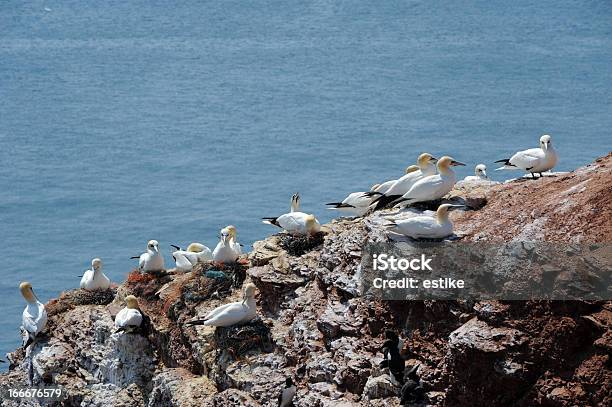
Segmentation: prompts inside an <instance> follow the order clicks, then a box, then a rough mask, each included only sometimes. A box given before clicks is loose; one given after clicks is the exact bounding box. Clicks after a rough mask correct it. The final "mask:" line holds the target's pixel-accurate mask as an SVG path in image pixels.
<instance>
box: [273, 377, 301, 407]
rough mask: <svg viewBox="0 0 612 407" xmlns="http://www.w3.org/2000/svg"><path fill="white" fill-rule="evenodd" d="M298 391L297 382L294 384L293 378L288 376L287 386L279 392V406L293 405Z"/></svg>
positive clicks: (287, 406)
mask: <svg viewBox="0 0 612 407" xmlns="http://www.w3.org/2000/svg"><path fill="white" fill-rule="evenodd" d="M296 392H297V388H296V387H295V384H293V380H291V378H290V377H288V378H287V379H286V380H285V387H284V388H283V389H282V390H281V392H280V393H279V394H278V407H289V406H291V405H292V403H293V398H294V397H295V393H296Z"/></svg>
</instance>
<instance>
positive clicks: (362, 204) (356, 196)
mask: <svg viewBox="0 0 612 407" xmlns="http://www.w3.org/2000/svg"><path fill="white" fill-rule="evenodd" d="M363 194H365V192H353V193H352V194H349V196H347V197H346V198H344V201H342V203H344V204H348V205H352V206H354V207H355V208H367V207H368V206H370V204H371V203H372V198H370V197H367V196H364V195H363Z"/></svg>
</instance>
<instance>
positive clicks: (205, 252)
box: [196, 246, 213, 261]
mask: <svg viewBox="0 0 612 407" xmlns="http://www.w3.org/2000/svg"><path fill="white" fill-rule="evenodd" d="M196 254H197V256H198V259H199V260H201V261H206V260H212V258H213V256H212V251H211V250H210V249H209V248H208V247H206V246H202V250H201V251H199V252H197V253H196Z"/></svg>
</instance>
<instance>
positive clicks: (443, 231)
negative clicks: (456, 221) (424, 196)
mask: <svg viewBox="0 0 612 407" xmlns="http://www.w3.org/2000/svg"><path fill="white" fill-rule="evenodd" d="M462 207H464V205H451V204H443V205H440V206H439V207H438V210H437V211H436V214H435V215H434V216H427V215H420V216H413V217H411V218H407V219H400V220H395V221H391V223H389V224H388V225H387V228H388V229H389V230H390V231H392V232H394V233H397V234H400V235H404V236H408V237H411V238H413V239H422V238H425V239H443V238H445V237H448V236H452V235H453V222H451V220H450V219H449V217H448V211H450V210H452V209H455V208H462Z"/></svg>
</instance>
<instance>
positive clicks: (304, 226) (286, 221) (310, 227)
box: [262, 194, 321, 235]
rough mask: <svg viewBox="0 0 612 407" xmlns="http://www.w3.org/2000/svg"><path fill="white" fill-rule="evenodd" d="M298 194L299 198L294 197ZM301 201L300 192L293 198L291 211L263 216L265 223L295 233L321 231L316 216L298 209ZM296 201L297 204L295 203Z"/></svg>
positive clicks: (305, 233)
mask: <svg viewBox="0 0 612 407" xmlns="http://www.w3.org/2000/svg"><path fill="white" fill-rule="evenodd" d="M296 196H297V200H295V199H294V198H295V197H296ZM299 201H300V196H299V194H295V195H293V197H292V198H291V212H289V213H286V214H284V215H281V216H279V217H277V218H262V219H263V223H266V224H268V225H274V226H278V227H279V228H282V229H284V230H286V231H287V232H289V233H293V234H301V235H307V234H314V233H317V232H319V231H320V230H321V225H320V224H319V221H318V220H317V219H316V218H315V216H314V215H309V214H307V213H304V212H299V211H298V209H299ZM294 202H296V205H294Z"/></svg>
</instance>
